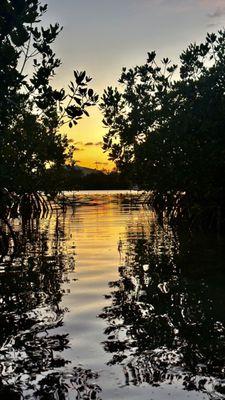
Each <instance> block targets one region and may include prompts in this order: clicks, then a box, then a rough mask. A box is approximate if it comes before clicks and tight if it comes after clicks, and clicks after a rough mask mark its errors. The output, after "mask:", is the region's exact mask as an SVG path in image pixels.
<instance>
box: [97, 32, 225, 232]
mask: <svg viewBox="0 0 225 400" xmlns="http://www.w3.org/2000/svg"><path fill="white" fill-rule="evenodd" d="M119 83H120V87H119V88H112V87H108V88H107V89H106V90H105V92H104V94H103V97H102V102H101V109H102V111H103V113H104V121H103V122H104V125H105V126H106V128H108V129H107V133H106V134H105V137H104V145H103V147H104V149H105V150H106V151H109V156H110V159H111V160H113V161H115V162H116V165H117V167H118V168H119V170H121V171H124V172H126V173H127V174H128V175H130V176H132V177H135V178H134V179H135V180H136V181H137V182H138V184H139V186H140V188H143V189H145V190H146V191H149V192H151V196H150V200H149V201H150V203H151V204H152V205H153V206H154V207H155V208H156V209H157V210H158V211H159V212H161V213H164V214H166V215H167V216H168V217H169V219H170V221H171V222H173V223H182V224H183V223H184V222H186V223H188V226H189V227H192V226H194V225H195V226H199V227H202V228H206V229H211V228H212V229H215V228H216V229H217V230H221V229H224V228H225V179H224V173H225V31H224V30H221V31H219V32H218V34H214V33H213V34H207V37H206V39H205V41H204V42H203V43H201V44H198V45H197V44H195V43H193V44H191V45H190V46H189V47H188V48H187V50H185V51H184V52H183V53H182V54H181V56H180V66H179V67H178V65H175V64H173V63H172V62H171V61H170V60H169V58H164V59H163V60H162V61H161V63H157V61H156V53H155V52H151V53H148V59H147V62H146V63H145V64H144V65H141V66H136V67H134V68H130V69H126V68H123V71H122V74H121V77H120V79H119Z"/></svg>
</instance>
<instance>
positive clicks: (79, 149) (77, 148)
mask: <svg viewBox="0 0 225 400" xmlns="http://www.w3.org/2000/svg"><path fill="white" fill-rule="evenodd" d="M74 150H75V151H83V150H84V149H81V148H80V147H74Z"/></svg>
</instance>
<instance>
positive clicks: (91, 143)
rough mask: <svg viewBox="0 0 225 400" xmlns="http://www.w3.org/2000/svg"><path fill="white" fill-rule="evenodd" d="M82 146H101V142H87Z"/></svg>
mask: <svg viewBox="0 0 225 400" xmlns="http://www.w3.org/2000/svg"><path fill="white" fill-rule="evenodd" d="M84 146H102V142H96V143H94V142H87V143H85V144H84Z"/></svg>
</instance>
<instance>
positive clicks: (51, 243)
mask: <svg viewBox="0 0 225 400" xmlns="http://www.w3.org/2000/svg"><path fill="white" fill-rule="evenodd" d="M39 222H40V221H38V220H33V221H23V222H22V227H21V226H19V227H14V233H13V234H14V235H15V237H14V239H16V242H17V246H16V249H15V248H14V241H15V240H13V238H12V235H11V232H9V231H8V230H7V228H6V227H4V226H2V227H1V234H0V249H1V254H0V272H1V279H0V325H1V330H0V398H1V399H24V398H26V399H33V398H36V399H48V400H49V399H50V400H51V399H66V398H68V393H69V392H71V391H74V395H73V398H77V399H91V398H95V399H98V398H99V397H98V393H99V392H100V388H99V387H98V386H97V385H96V384H92V383H91V380H93V379H96V378H97V375H96V374H94V373H92V372H91V371H90V370H85V369H83V368H81V367H77V368H71V369H70V368H67V369H66V368H65V367H66V366H67V365H68V364H69V363H70V361H69V360H66V359H64V358H63V356H62V352H63V351H64V350H65V349H66V348H68V346H69V337H68V334H65V333H61V331H60V330H59V328H60V327H61V326H62V325H63V316H64V314H65V312H66V311H67V310H66V309H64V308H62V307H61V305H60V303H61V299H62V296H63V289H62V284H63V283H64V282H65V281H66V280H67V279H68V272H70V271H73V270H74V258H73V255H69V254H67V251H66V249H65V248H64V245H65V246H66V244H65V241H64V220H63V218H58V217H57V216H56V217H55V216H53V217H52V218H48V219H46V222H45V225H46V226H45V228H42V229H41V228H40V226H39ZM56 328H58V329H56ZM74 396H75V397H74Z"/></svg>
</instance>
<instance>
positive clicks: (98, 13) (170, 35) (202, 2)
mask: <svg viewBox="0 0 225 400" xmlns="http://www.w3.org/2000/svg"><path fill="white" fill-rule="evenodd" d="M48 5H49V8H48V13H47V14H46V17H45V19H47V22H51V23H53V22H56V21H57V22H59V23H60V24H61V25H62V26H63V27H64V29H63V32H62V33H61V35H60V38H58V40H57V44H56V46H55V47H56V53H57V56H59V57H60V58H61V59H62V62H63V64H62V67H61V68H60V70H59V71H58V74H57V77H56V84H57V86H64V87H65V86H66V84H67V82H68V81H69V80H71V78H72V77H73V69H80V70H84V69H85V70H86V71H87V72H88V75H90V76H92V77H93V83H92V86H93V88H94V89H95V90H96V91H97V92H98V93H99V94H100V95H101V94H102V92H103V90H104V88H106V87H107V86H109V85H112V86H114V85H117V79H118V78H119V76H120V72H121V69H122V67H123V66H128V67H129V66H134V65H136V64H141V63H144V62H145V61H146V54H147V52H148V51H152V50H156V51H157V53H158V56H159V58H162V57H166V56H167V57H169V58H171V59H172V60H173V61H174V62H177V61H178V56H179V54H180V52H181V51H182V50H183V49H184V48H185V47H186V46H187V45H188V44H189V43H190V42H193V41H196V42H198V41H200V40H202V39H204V37H205V35H206V33H207V31H209V32H212V31H216V30H218V29H220V28H223V27H224V25H225V24H224V22H225V0H64V1H62V0H48ZM90 114H91V116H90V117H89V118H85V119H84V120H82V121H81V122H80V124H79V126H77V127H74V128H72V129H71V130H70V129H69V128H68V129H67V131H66V132H67V133H68V135H69V137H70V138H72V139H73V140H74V142H75V143H76V148H77V150H76V154H75V158H76V160H78V161H79V164H80V165H83V166H89V167H93V168H95V167H96V162H97V163H98V164H97V166H98V168H101V169H102V168H107V169H109V168H110V167H112V163H111V164H110V163H108V160H107V155H106V154H103V152H102V150H101V141H102V136H103V134H104V132H105V129H104V128H103V126H102V116H101V114H100V112H99V110H98V108H97V107H96V108H95V109H94V108H93V109H92V111H91V113H90Z"/></svg>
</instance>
